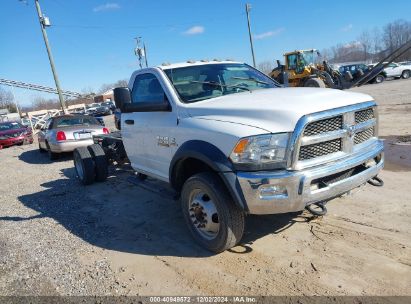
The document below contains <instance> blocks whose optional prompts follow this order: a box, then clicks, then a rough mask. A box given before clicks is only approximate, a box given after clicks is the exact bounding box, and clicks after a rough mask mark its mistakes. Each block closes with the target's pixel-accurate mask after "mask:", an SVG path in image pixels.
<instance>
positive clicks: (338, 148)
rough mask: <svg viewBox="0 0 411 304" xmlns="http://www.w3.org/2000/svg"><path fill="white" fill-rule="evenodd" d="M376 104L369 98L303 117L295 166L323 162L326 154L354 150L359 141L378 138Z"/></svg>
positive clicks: (340, 155) (332, 157)
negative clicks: (361, 101)
mask: <svg viewBox="0 0 411 304" xmlns="http://www.w3.org/2000/svg"><path fill="white" fill-rule="evenodd" d="M374 107H375V103H373V102H368V103H364V105H362V107H361V105H352V106H347V107H345V108H343V109H341V110H340V111H339V109H333V110H329V111H325V112H318V113H313V114H310V115H307V116H306V117H303V118H302V119H301V124H300V121H299V123H298V124H300V126H297V130H299V132H298V133H297V136H299V137H298V139H299V142H296V144H297V149H296V152H295V153H294V154H292V155H293V158H292V163H291V166H292V167H293V168H294V169H300V168H306V167H310V166H313V165H316V164H317V163H319V162H323V161H324V158H321V157H322V156H329V159H330V160H332V159H336V158H339V157H343V156H344V155H348V154H351V153H353V152H354V148H355V145H358V144H361V143H364V142H366V141H368V140H371V139H372V138H375V131H376V128H377V126H376V119H375V118H376V117H375V115H374ZM298 134H300V135H298ZM327 159H328V158H327Z"/></svg>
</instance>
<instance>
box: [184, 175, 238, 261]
mask: <svg viewBox="0 0 411 304" xmlns="http://www.w3.org/2000/svg"><path fill="white" fill-rule="evenodd" d="M181 205H182V209H183V210H182V211H183V215H184V218H185V221H186V223H187V225H188V228H189V230H190V232H191V234H192V235H193V237H194V239H195V240H196V241H197V242H198V243H199V244H200V245H201V246H203V247H204V248H206V249H208V250H210V251H213V252H216V253H219V252H222V251H224V250H227V249H229V248H231V247H233V246H235V245H236V244H237V243H238V242H239V241H240V240H241V238H242V236H243V233H244V212H243V211H242V210H241V209H240V208H239V207H237V206H236V205H235V203H234V201H233V199H232V198H231V196H230V195H229V194H228V192H227V189H226V188H225V187H224V185H222V181H221V180H220V179H219V177H218V176H217V175H216V174H215V173H211V172H204V173H199V174H195V175H193V176H192V177H190V178H189V179H188V180H187V181H186V182H185V183H184V186H183V190H182V192H181Z"/></svg>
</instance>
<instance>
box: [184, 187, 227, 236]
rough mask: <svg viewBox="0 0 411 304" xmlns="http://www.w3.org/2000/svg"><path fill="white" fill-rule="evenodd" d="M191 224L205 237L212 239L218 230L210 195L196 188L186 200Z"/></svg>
mask: <svg viewBox="0 0 411 304" xmlns="http://www.w3.org/2000/svg"><path fill="white" fill-rule="evenodd" d="M188 212H189V215H190V220H191V224H192V225H193V227H194V228H195V229H196V230H197V232H198V233H199V234H200V235H201V236H202V237H204V238H205V239H208V240H212V239H214V238H215V237H216V236H217V234H218V231H219V230H220V223H219V218H218V212H217V208H216V206H215V204H214V202H213V201H212V200H211V198H210V196H209V195H208V194H206V193H205V192H203V191H201V190H199V189H196V190H194V191H192V193H191V195H190V199H189V202H188Z"/></svg>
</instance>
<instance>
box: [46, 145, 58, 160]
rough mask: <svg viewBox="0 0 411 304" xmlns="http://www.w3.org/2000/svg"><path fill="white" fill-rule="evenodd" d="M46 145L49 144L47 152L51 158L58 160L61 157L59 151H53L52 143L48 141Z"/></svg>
mask: <svg viewBox="0 0 411 304" xmlns="http://www.w3.org/2000/svg"><path fill="white" fill-rule="evenodd" d="M46 146H47V153H48V155H49V158H50V160H56V159H58V158H59V154H58V153H54V152H53V151H51V148H50V145H49V144H48V143H47V142H46Z"/></svg>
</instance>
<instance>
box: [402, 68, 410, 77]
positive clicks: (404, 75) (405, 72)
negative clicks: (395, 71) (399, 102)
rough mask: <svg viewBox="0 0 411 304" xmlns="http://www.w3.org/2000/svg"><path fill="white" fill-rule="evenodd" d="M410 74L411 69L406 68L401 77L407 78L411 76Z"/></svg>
mask: <svg viewBox="0 0 411 304" xmlns="http://www.w3.org/2000/svg"><path fill="white" fill-rule="evenodd" d="M410 75H411V73H410V71H409V70H405V71H403V72H402V74H401V77H402V78H403V79H407V78H410Z"/></svg>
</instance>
